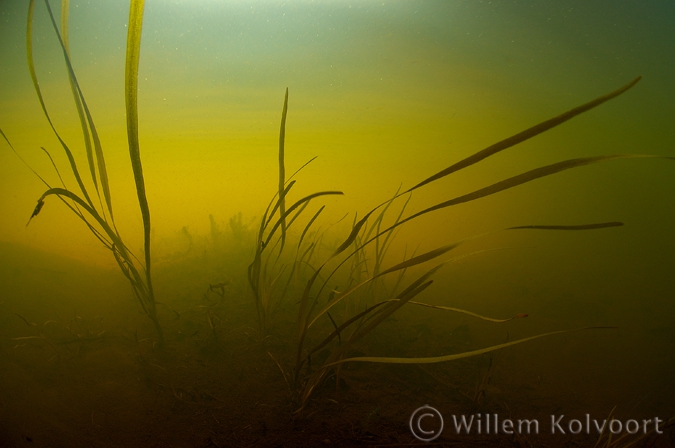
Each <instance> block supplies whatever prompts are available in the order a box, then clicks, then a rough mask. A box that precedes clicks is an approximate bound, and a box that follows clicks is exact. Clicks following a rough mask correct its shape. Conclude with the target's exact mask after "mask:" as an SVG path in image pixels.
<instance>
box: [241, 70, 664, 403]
mask: <svg viewBox="0 0 675 448" xmlns="http://www.w3.org/2000/svg"><path fill="white" fill-rule="evenodd" d="M640 79H641V78H640V77H638V78H636V79H634V80H633V81H631V82H630V83H628V84H626V85H625V86H623V87H621V88H619V89H617V90H615V91H613V92H611V93H608V94H606V95H603V96H601V97H599V98H596V99H595V100H593V101H590V102H588V103H586V104H583V105H581V106H578V107H576V108H574V109H571V110H569V111H567V112H565V113H563V114H561V115H558V116H556V117H554V118H551V119H549V120H546V121H544V122H542V123H539V124H537V125H535V126H533V127H531V128H529V129H526V130H524V131H522V132H520V133H517V134H515V135H513V136H511V137H509V138H507V139H504V140H502V141H500V142H497V143H495V144H493V145H491V146H488V147H487V148H485V149H483V150H481V151H478V152H477V153H475V154H473V155H471V156H469V157H466V158H464V159H462V160H460V161H459V162H457V163H455V164H453V165H451V166H449V167H447V168H445V169H443V170H441V171H439V172H437V173H436V174H434V175H432V176H430V177H428V178H426V179H424V180H422V181H421V182H419V183H417V184H416V185H414V186H413V187H411V188H409V189H407V190H405V191H402V192H399V193H397V194H396V195H395V196H394V197H393V198H392V199H390V200H388V201H385V202H383V203H382V204H380V205H378V206H376V207H374V208H373V209H371V210H370V211H369V212H368V213H366V215H365V216H364V217H363V218H361V219H360V220H358V221H357V220H356V219H355V220H354V224H353V226H352V230H351V232H350V234H349V236H348V237H347V238H346V240H344V242H343V243H342V244H341V245H340V246H339V247H338V248H337V249H336V250H335V251H334V252H333V253H332V254H331V255H330V256H328V257H327V258H326V260H325V261H324V262H323V263H322V264H320V265H318V266H312V269H313V274H312V276H311V277H310V278H309V280H308V281H307V283H306V285H305V287H304V290H303V292H302V296H301V298H300V302H299V307H298V319H297V349H296V350H297V351H296V355H295V366H294V369H293V370H292V373H291V374H289V373H287V372H286V370H284V369H283V368H282V367H281V365H280V364H279V363H278V362H277V361H276V359H275V362H276V363H277V365H278V366H279V367H280V369H281V371H282V373H283V375H284V377H285V378H286V380H287V382H288V383H289V385H290V386H291V388H292V389H294V390H295V391H296V392H297V394H298V399H299V404H300V409H302V408H303V407H304V406H305V404H306V403H307V401H308V399H309V397H310V396H311V394H312V392H313V391H314V390H315V389H316V387H317V386H318V385H319V384H320V383H321V382H322V381H323V380H324V379H325V378H326V375H327V373H328V372H329V371H330V370H331V369H335V370H337V372H338V374H339V369H340V367H341V366H342V364H344V363H346V362H375V363H395V364H425V363H438V362H446V361H453V360H458V359H463V358H468V357H472V356H478V355H481V354H484V353H489V352H492V351H495V350H499V349H502V348H506V347H510V346H513V345H516V344H521V343H524V342H527V341H531V340H534V339H537V338H541V337H545V336H551V335H555V334H561V333H566V332H570V331H578V330H584V329H591V328H610V327H588V328H584V329H570V330H560V331H552V332H548V333H543V334H539V335H535V336H530V337H526V338H522V339H518V340H514V341H509V342H505V343H502V344H497V345H493V346H490V347H486V348H482V349H477V350H472V351H467V352H463V353H456V354H451V355H443V356H436V357H425V358H398V357H374V356H373V357H368V356H362V357H348V353H349V351H350V350H351V349H352V348H354V347H355V345H356V344H357V343H358V342H359V341H361V340H362V339H363V338H364V337H365V336H366V335H368V334H369V333H370V332H371V331H373V330H374V329H375V328H377V327H378V326H379V325H380V324H381V323H382V322H384V321H385V320H386V319H387V318H388V317H390V316H391V315H392V314H394V313H395V312H396V311H398V310H399V309H401V308H402V307H403V306H404V305H406V304H409V305H418V306H425V307H429V308H433V309H437V310H444V311H452V312H457V313H462V314H466V315H469V316H472V317H476V318H479V319H482V320H486V321H490V322H495V323H502V322H507V321H510V320H512V319H516V318H522V317H527V315H526V314H517V315H515V316H513V317H511V318H508V319H495V318H491V317H487V316H482V315H479V314H476V313H473V312H471V311H468V310H463V309H458V308H452V307H445V306H438V305H429V304H426V303H422V302H416V301H413V300H412V299H413V298H414V297H416V296H417V295H419V294H420V293H422V292H423V291H424V290H425V289H426V288H428V287H429V286H430V285H431V284H432V283H433V280H431V277H432V276H433V274H435V273H436V272H437V271H438V270H439V269H440V268H441V267H443V266H444V265H445V264H447V263H450V262H453V261H457V260H459V259H462V258H464V257H466V256H470V255H472V254H475V253H478V252H473V253H469V254H466V255H460V256H456V257H454V258H450V259H446V260H445V261H442V262H440V263H439V264H437V265H436V266H434V267H432V268H431V269H429V270H427V271H426V272H425V273H423V274H422V275H420V276H418V277H417V278H416V279H415V280H413V281H412V282H410V283H409V284H408V286H407V287H406V288H404V289H403V290H402V291H401V292H399V293H398V294H396V295H395V296H394V297H393V298H381V297H379V298H376V301H375V303H369V304H368V306H366V307H365V309H363V308H364V307H362V308H361V310H362V311H359V312H356V309H354V308H353V310H354V311H353V313H352V314H351V315H345V318H344V320H343V322H342V323H341V324H340V325H338V324H337V323H336V322H335V321H334V319H333V317H332V316H331V315H330V313H329V312H330V310H331V309H333V307H335V306H336V305H337V304H338V303H344V302H345V301H346V300H347V299H348V298H349V297H350V296H353V295H354V294H355V292H357V291H359V290H360V289H361V288H364V287H366V286H372V285H373V283H374V282H376V281H378V280H381V279H383V278H384V277H385V276H388V275H390V274H395V273H397V274H398V275H399V277H398V280H397V282H396V284H397V285H398V284H400V283H401V279H402V277H403V275H404V274H405V272H406V271H407V270H408V269H409V268H412V267H416V266H421V265H422V264H425V263H427V262H431V261H433V260H436V259H439V258H441V257H443V256H445V254H447V253H448V252H450V251H452V250H453V249H455V248H457V247H458V246H460V245H462V244H464V243H465V242H467V241H468V240H471V239H474V238H477V237H480V236H481V235H479V236H475V237H472V238H468V239H466V240H462V241H458V242H456V243H454V244H450V245H447V246H443V247H440V248H436V249H433V250H430V251H428V252H425V253H423V254H419V255H413V256H411V257H410V258H408V259H406V260H404V261H402V262H400V263H398V264H395V265H393V266H392V267H389V268H387V269H384V270H382V269H381V266H382V264H383V259H384V253H385V252H386V247H387V243H388V241H389V239H390V238H391V236H392V232H393V231H394V230H395V229H397V228H399V227H400V226H402V225H405V224H406V223H409V222H411V221H413V220H415V219H417V218H419V217H421V216H424V215H426V214H429V213H431V212H434V211H437V210H441V209H445V208H447V207H451V206H454V205H457V204H462V203H465V202H470V201H474V200H477V199H481V198H484V197H487V196H490V195H493V194H495V193H499V192H501V191H504V190H508V189H511V188H514V187H517V186H519V185H522V184H524V183H527V182H531V181H534V180H536V179H539V178H542V177H546V176H550V175H553V174H556V173H559V172H562V171H565V170H568V169H572V168H578V167H582V166H585V165H590V164H594V163H599V162H604V161H609V160H614V159H621V158H652V157H658V156H652V155H642V154H617V155H607V156H592V157H582V158H575V159H569V160H564V161H561V162H557V163H553V164H550V165H546V166H542V167H539V168H535V169H532V170H530V171H526V172H523V173H521V174H518V175H516V176H513V177H510V178H507V179H504V180H502V181H500V182H496V183H494V184H492V185H488V186H486V187H483V188H480V189H477V190H475V191H473V192H470V193H467V194H464V195H461V196H457V197H455V198H451V199H448V200H446V201H443V202H440V203H437V204H435V205H433V206H431V207H427V208H425V209H423V210H420V211H417V212H415V213H412V214H410V215H408V216H406V217H403V213H404V211H405V208H406V205H407V202H406V204H404V205H403V206H402V207H401V212H400V213H399V215H398V217H397V218H396V219H395V221H394V222H393V223H392V224H391V225H389V226H387V227H385V228H384V229H382V228H381V227H382V226H381V223H382V218H383V216H384V212H385V211H386V209H387V208H388V207H389V206H390V205H391V204H392V203H393V202H394V201H395V200H397V199H398V198H401V197H403V196H405V195H408V199H409V195H410V194H412V193H413V192H414V191H416V190H418V189H420V188H421V187H424V186H426V185H428V184H431V183H432V182H435V181H437V180H439V179H442V178H444V177H446V176H449V175H451V174H453V173H455V172H457V171H460V170H462V169H464V168H467V167H469V166H471V165H474V164H476V163H478V162H480V161H482V160H485V159H486V158H488V157H490V156H492V155H494V154H497V153H498V152H501V151H503V150H505V149H508V148H510V147H512V146H515V145H516V144H518V143H521V142H523V141H525V140H528V139H530V138H532V137H535V136H536V135H539V134H541V133H543V132H546V131H548V130H550V129H551V128H553V127H555V126H558V125H560V124H562V123H564V122H566V121H568V120H570V119H572V118H574V117H575V116H577V115H579V114H582V113H584V112H587V111H589V110H591V109H593V108H595V107H597V106H599V105H600V104H602V103H604V102H606V101H609V100H611V99H613V98H615V97H617V96H619V95H621V94H622V93H624V92H626V91H627V90H628V89H630V88H632V87H633V86H634V85H635V84H637V83H638V82H639V81H640ZM287 103H288V91H287V92H286V99H285V101H284V109H283V113H282V122H281V123H282V124H281V132H280V144H279V165H280V169H279V172H280V175H279V191H278V192H277V194H276V195H275V199H276V202H275V199H273V200H272V202H270V204H269V205H268V207H267V211H266V212H265V215H264V217H263V219H262V221H261V226H260V232H259V237H258V248H257V250H256V258H255V260H254V262H253V263H252V264H251V266H250V267H249V282H250V283H251V287H252V288H253V291H254V295H255V297H256V305H257V306H258V313H259V317H260V318H261V322H263V321H264V319H265V315H264V313H265V312H266V309H267V308H266V307H267V306H268V304H269V301H270V296H271V290H272V289H273V288H274V286H275V284H276V283H277V282H278V279H279V276H280V275H281V274H280V273H279V274H278V275H277V276H276V277H269V276H268V275H266V274H265V272H266V268H267V265H268V264H269V260H270V257H271V254H269V255H268V256H267V259H266V261H265V262H264V263H263V261H262V254H263V252H264V251H265V250H266V249H267V248H268V246H269V243H270V241H271V239H272V236H273V235H274V233H275V231H277V230H278V229H279V228H281V234H280V235H279V236H278V238H277V240H276V243H275V247H276V246H277V245H278V247H279V250H278V254H281V251H282V250H283V248H284V244H285V242H286V231H287V228H288V225H287V223H286V217H287V216H288V214H289V213H290V211H291V210H294V209H295V208H297V207H298V206H300V205H302V204H303V203H304V202H303V200H301V201H298V202H297V203H295V204H294V205H293V207H291V208H289V210H287V211H286V212H283V211H282V210H285V208H284V202H285V198H286V196H287V194H288V191H289V190H290V189H291V187H292V186H293V182H290V183H289V182H287V181H285V180H284V179H283V173H284V169H283V163H284V145H283V142H284V135H285V121H286V113H287ZM662 158H666V159H673V158H672V157H662ZM289 180H290V179H289ZM336 193H337V192H322V193H318V194H317V195H321V194H336ZM312 197H315V196H308V197H307V198H306V199H305V200H306V201H308V200H309V199H311V198H312ZM270 208H272V212H271V213H269V210H270ZM380 209H382V211H381V212H380V215H378V217H377V218H375V220H374V222H373V224H372V225H371V226H370V227H368V226H367V222H368V220H369V219H370V218H371V216H373V214H374V213H375V212H376V211H377V210H380ZM278 210H279V214H278V216H279V217H278V218H277V220H276V222H274V223H273V225H272V230H271V231H270V232H269V233H268V234H267V237H264V232H265V230H266V229H267V228H268V227H269V226H270V224H271V222H272V216H273V215H274V214H275V213H276V212H277V211H278ZM303 210H304V208H302V209H300V210H299V211H298V212H297V214H296V215H295V216H294V218H293V219H292V220H291V221H290V222H293V220H294V219H295V218H297V216H298V215H299V214H300V213H302V211H303ZM321 210H323V209H321ZM321 210H319V212H317V214H316V215H315V216H314V217H313V218H312V219H311V220H310V221H309V223H308V224H307V226H306V228H305V231H303V236H304V235H305V233H306V230H307V228H308V227H309V226H311V224H312V223H313V222H314V220H315V218H316V216H317V215H318V214H319V213H320V212H321ZM621 225H623V223H620V222H602V223H591V224H581V225H523V226H516V227H511V228H509V229H506V230H517V229H530V230H535V229H536V230H565V231H581V230H595V229H602V228H609V227H617V226H621ZM371 243H375V248H376V249H375V256H374V260H375V261H374V264H373V269H372V270H368V269H366V270H364V271H363V272H364V273H366V274H367V275H366V276H365V279H363V278H361V271H360V267H359V266H362V265H365V262H366V259H367V257H366V256H365V249H366V246H368V245H370V244H371ZM349 248H353V249H352V251H351V252H349V251H348V249H349ZM479 252H482V251H479ZM350 259H351V260H352V262H353V263H352V269H351V271H350V272H351V274H350V277H351V281H350V282H349V283H348V284H349V286H348V287H347V288H346V289H343V290H342V291H338V290H337V289H333V290H330V288H328V284H329V282H330V281H331V278H333V277H334V276H335V275H336V273H337V272H338V270H339V269H340V268H341V267H342V266H343V265H345V263H346V262H347V261H348V260H350ZM277 260H278V256H277ZM275 261H276V260H275ZM335 263H336V264H337V266H336V267H333V269H332V271H330V273H329V274H328V275H326V276H325V277H324V276H322V272H323V271H324V270H326V269H329V266H332V265H334V264H335ZM354 267H359V268H358V269H354ZM294 268H295V265H294ZM282 270H283V269H282ZM354 273H358V275H353V274H354ZM322 295H324V296H327V298H326V299H325V300H321V299H320V298H321V297H322ZM320 303H323V304H324V305H322V306H320V305H319V304H320ZM324 316H327V317H328V318H329V319H330V321H331V323H332V325H333V327H334V331H332V332H331V333H330V334H328V335H327V336H326V337H325V338H324V339H323V340H322V341H321V342H320V343H319V344H316V345H315V346H314V347H312V348H306V347H305V345H306V342H307V336H308V332H309V330H310V328H311V327H313V326H314V325H315V324H316V323H317V322H318V321H319V319H321V318H322V317H324ZM348 332H349V334H348ZM345 335H346V336H345ZM335 339H337V340H338V344H337V345H336V344H334V340H335ZM331 343H333V344H332V346H330V347H331V348H330V354H329V356H328V357H327V359H325V361H323V363H321V364H320V365H319V366H318V368H315V369H314V370H312V366H311V360H312V356H313V355H314V354H316V353H317V352H318V351H319V350H321V349H324V348H325V347H329V344H331ZM270 356H271V354H270ZM273 359H274V358H273Z"/></svg>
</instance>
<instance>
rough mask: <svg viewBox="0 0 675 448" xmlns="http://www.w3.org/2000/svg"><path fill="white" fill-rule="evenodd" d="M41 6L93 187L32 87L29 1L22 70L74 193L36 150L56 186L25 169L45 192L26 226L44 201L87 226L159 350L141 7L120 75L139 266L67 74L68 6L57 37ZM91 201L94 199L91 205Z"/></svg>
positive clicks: (84, 109)
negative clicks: (144, 134)
mask: <svg viewBox="0 0 675 448" xmlns="http://www.w3.org/2000/svg"><path fill="white" fill-rule="evenodd" d="M45 5H46V8H47V12H48V13H49V18H50V19H51V23H52V27H53V29H54V31H55V33H56V37H57V39H58V41H59V44H60V46H61V49H62V51H63V59H64V61H65V65H66V68H67V72H68V80H69V83H70V88H71V91H72V95H73V100H74V102H75V106H76V108H77V113H78V116H79V120H80V126H81V130H82V137H83V140H84V144H85V148H86V155H87V163H88V167H89V174H90V176H91V183H92V184H93V190H94V191H93V192H92V191H91V187H87V185H86V184H85V182H84V181H83V179H82V176H81V175H80V169H79V167H78V164H77V162H76V160H75V157H74V155H73V153H72V151H71V149H70V147H69V146H68V144H67V143H66V142H65V141H64V140H63V138H61V135H60V134H59V132H58V131H57V129H56V127H55V126H54V123H53V122H52V119H51V117H50V115H49V112H48V110H47V105H46V104H45V101H44V98H43V96H42V91H41V89H40V84H39V83H38V78H37V74H36V71H35V62H34V60H33V15H34V10H35V0H31V1H30V3H29V7H28V24H27V31H26V46H27V57H28V69H29V72H30V76H31V79H32V81H33V87H34V88H35V93H36V94H37V97H38V100H39V102H40V106H41V107H42V112H43V113H44V116H45V118H46V119H47V122H48V123H49V126H50V127H51V129H52V131H53V133H54V135H55V136H56V138H57V139H58V141H59V143H60V145H61V147H62V148H63V151H64V152H65V154H66V157H67V158H68V162H69V166H68V168H69V169H70V171H71V172H72V175H73V177H74V178H75V180H76V183H77V187H76V188H69V187H67V186H66V185H65V182H64V180H63V177H62V176H61V172H60V170H59V168H58V167H57V165H56V163H55V162H54V159H53V158H52V156H51V154H50V153H49V151H48V150H47V149H45V148H42V150H43V151H44V152H45V153H46V154H47V156H48V157H49V159H50V161H51V163H52V166H53V167H54V170H55V171H56V174H57V175H58V178H59V181H60V183H61V186H59V187H52V186H51V185H50V184H49V183H48V182H47V181H46V180H45V179H44V178H43V177H42V176H40V175H39V174H38V173H37V172H36V171H35V170H33V169H32V168H31V167H30V166H29V168H30V169H31V171H32V172H33V173H34V174H35V175H36V176H37V177H38V178H39V179H40V180H41V181H42V182H43V183H44V184H45V185H46V186H47V188H48V189H47V191H45V192H44V193H43V194H42V196H40V198H39V199H38V203H37V205H36V207H35V209H34V210H33V213H32V215H31V216H30V219H29V221H28V222H29V223H30V220H32V219H33V218H34V217H36V216H37V215H38V214H39V213H40V211H41V210H42V207H43V206H44V204H45V200H46V199H47V198H49V197H51V196H54V197H57V198H59V199H60V200H61V201H62V202H63V203H64V204H65V205H66V206H67V207H68V208H69V209H70V210H71V211H72V212H73V213H74V214H75V215H76V216H77V217H78V218H80V219H81V220H82V222H83V223H84V224H85V225H86V226H87V228H88V229H89V230H90V231H91V232H92V234H93V235H94V236H95V237H96V238H97V239H98V240H99V241H100V242H101V243H102V244H103V245H104V246H105V247H106V248H107V249H108V250H110V252H111V253H112V254H113V256H114V258H115V261H116V262H117V265H118V266H119V268H120V270H121V271H122V273H123V274H124V276H125V277H126V278H127V279H128V280H129V282H130V283H131V286H132V289H133V292H134V294H135V296H136V298H137V299H138V301H139V303H140V305H141V308H142V309H143V311H144V312H145V314H146V315H147V316H148V317H149V318H150V320H151V321H152V323H153V324H154V326H155V329H156V330H157V336H158V341H159V345H160V346H161V345H162V344H163V342H164V336H163V332H162V327H161V326H160V323H159V320H158V317H157V311H156V308H155V303H156V302H155V294H154V290H153V286H152V276H151V257H150V229H151V228H150V209H149V206H148V201H147V197H146V194H145V180H144V178H143V166H142V164H141V155H140V146H139V142H138V108H137V90H138V89H137V85H138V64H139V56H140V45H141V30H142V26H143V7H144V2H143V0H132V1H131V5H130V9H129V29H128V34H127V48H126V65H125V75H124V81H125V92H124V97H125V102H126V117H127V123H126V128H127V137H128V146H129V156H130V158H131V166H132V169H133V174H134V182H135V185H136V193H137V197H138V204H139V206H140V209H141V215H142V218H143V236H144V255H145V261H144V263H142V262H141V261H140V260H139V259H138V258H137V257H136V256H135V255H134V254H133V253H132V252H131V251H130V249H129V248H128V246H127V245H126V244H125V243H124V241H123V239H122V237H121V235H120V233H119V232H118V230H117V226H116V225H115V218H114V214H113V203H112V197H111V194H110V186H109V181H108V173H107V169H106V163H105V157H104V152H103V148H102V145H101V141H100V140H99V135H98V132H97V130H96V126H95V124H94V120H93V118H92V116H91V113H90V110H89V107H88V106H87V102H86V100H85V97H84V94H83V93H82V90H81V88H80V84H79V83H78V81H77V77H76V76H75V71H74V70H73V66H72V64H71V60H70V52H69V46H68V7H69V1H68V0H62V3H61V30H60V31H59V27H58V26H57V24H56V20H55V18H54V14H53V12H52V9H51V6H50V4H49V1H48V0H45ZM0 133H1V134H2V136H3V138H4V139H5V141H6V142H7V143H8V144H9V146H10V147H11V148H12V150H13V151H14V152H15V153H16V154H17V156H19V158H20V159H21V161H23V162H24V164H26V165H28V164H27V163H26V162H25V161H24V159H23V158H21V156H20V155H19V154H18V153H17V152H16V150H15V149H14V147H13V146H12V145H11V143H10V142H9V139H8V138H7V137H6V135H5V134H4V132H2V130H0ZM92 197H94V198H95V199H92ZM27 225H28V224H27Z"/></svg>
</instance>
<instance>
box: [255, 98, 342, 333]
mask: <svg viewBox="0 0 675 448" xmlns="http://www.w3.org/2000/svg"><path fill="white" fill-rule="evenodd" d="M287 112H288V89H286V95H285V97H284V107H283V111H282V115H281V130H280V132H279V183H278V185H279V188H278V191H277V192H276V194H275V195H274V197H273V198H272V200H271V201H270V202H269V204H268V205H267V209H266V210H265V213H264V214H263V217H262V219H261V221H260V226H259V229H258V233H257V237H256V249H255V256H254V259H253V262H252V263H251V264H250V265H249V267H248V282H249V285H250V287H251V290H252V291H253V296H254V301H255V304H256V310H257V312H258V323H259V329H260V333H261V340H264V338H265V333H266V332H267V329H268V325H269V317H270V314H271V312H272V310H273V308H274V307H275V306H278V305H279V304H280V303H281V301H282V300H283V298H284V296H285V295H286V292H287V291H288V288H289V286H290V283H291V282H292V281H293V280H294V279H297V275H298V272H299V270H300V268H301V266H303V265H309V264H310V260H311V258H312V256H313V254H314V251H315V250H316V248H317V245H318V242H317V241H314V242H311V243H309V244H308V245H306V246H303V241H305V237H307V236H308V233H309V230H310V228H311V227H312V225H313V224H314V222H315V221H316V219H317V218H318V217H319V215H320V214H321V212H323V210H324V207H323V206H322V207H320V208H319V209H318V210H317V211H316V212H315V213H314V215H313V216H312V217H311V218H310V219H309V221H307V222H306V224H305V226H304V228H303V230H302V233H301V235H300V238H299V241H298V243H297V244H295V245H293V247H289V245H287V244H286V243H287V234H288V232H289V230H290V229H291V228H292V226H293V224H295V223H297V222H299V221H298V218H300V217H301V216H302V215H303V213H304V212H305V211H306V210H307V209H308V206H309V205H310V202H311V201H312V200H314V199H316V198H320V197H323V196H331V195H342V194H343V193H342V192H341V191H333V190H331V191H319V192H316V193H312V194H309V195H307V196H304V197H302V198H300V199H298V200H296V201H295V202H293V203H292V204H291V205H290V206H287V199H288V197H289V193H290V191H291V189H292V188H293V186H294V185H295V182H296V181H295V180H293V178H294V177H295V176H296V174H298V173H299V172H300V171H301V170H302V169H303V168H305V167H306V166H307V165H308V164H309V163H311V162H312V161H313V160H314V159H311V160H310V161H309V162H307V163H305V164H304V165H303V166H301V167H300V168H299V169H298V170H297V171H296V172H295V173H293V174H292V175H291V176H290V177H289V178H288V179H286V169H285V161H284V158H285V153H284V143H285V135H286V115H287ZM289 252H292V255H289ZM287 256H292V257H293V261H292V262H288V264H285V263H284V258H285V257H287ZM289 265H290V268H289V269H287V267H288V266H289Z"/></svg>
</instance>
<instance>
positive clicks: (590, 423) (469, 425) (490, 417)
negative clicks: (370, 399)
mask: <svg viewBox="0 0 675 448" xmlns="http://www.w3.org/2000/svg"><path fill="white" fill-rule="evenodd" d="M663 422H664V421H663V420H662V419H660V418H658V417H654V418H651V419H640V420H635V419H628V420H618V419H615V418H613V419H610V420H607V419H603V420H598V419H595V418H593V419H592V418H591V416H590V414H586V415H585V416H584V417H583V418H580V419H565V415H564V414H562V415H551V416H550V418H549V419H548V420H546V421H545V422H544V423H542V424H540V422H539V419H515V420H514V419H509V418H503V419H500V418H499V414H480V413H478V414H471V415H469V416H466V415H459V416H457V415H452V423H453V429H454V430H455V433H456V434H513V433H514V432H517V433H518V434H539V433H540V430H541V431H546V432H549V433H551V434H581V433H583V434H601V433H607V432H610V433H612V434H619V433H622V432H627V433H629V434H637V433H641V434H646V433H648V432H650V431H652V430H653V431H655V432H656V433H657V434H662V433H663V431H662V429H661V426H660V425H661V424H662V423H663Z"/></svg>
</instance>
